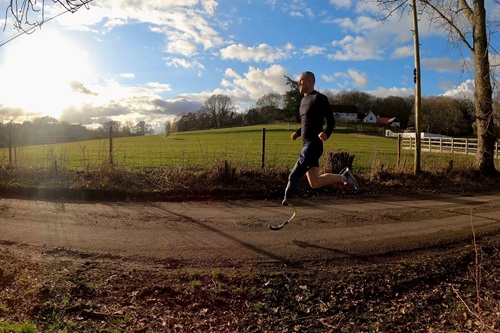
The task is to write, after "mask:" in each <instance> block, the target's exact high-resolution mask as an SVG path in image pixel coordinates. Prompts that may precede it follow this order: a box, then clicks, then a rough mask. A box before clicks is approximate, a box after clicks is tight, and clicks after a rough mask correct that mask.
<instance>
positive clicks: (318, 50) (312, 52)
mask: <svg viewBox="0 0 500 333" xmlns="http://www.w3.org/2000/svg"><path fill="white" fill-rule="evenodd" d="M302 52H303V53H304V54H305V55H306V56H309V57H312V56H316V55H320V54H325V53H326V47H323V46H315V45H311V46H309V47H307V48H305V49H303V50H302Z"/></svg>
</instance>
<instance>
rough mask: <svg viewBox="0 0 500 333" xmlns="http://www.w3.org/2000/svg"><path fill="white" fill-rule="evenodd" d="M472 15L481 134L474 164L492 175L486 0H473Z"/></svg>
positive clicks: (493, 170)
mask: <svg viewBox="0 0 500 333" xmlns="http://www.w3.org/2000/svg"><path fill="white" fill-rule="evenodd" d="M473 15H474V19H473V22H474V23H473V24H472V27H473V40H474V68H475V72H476V73H475V82H476V90H475V93H474V99H475V110H476V126H477V138H478V142H477V154H476V159H475V167H476V168H477V169H478V170H479V171H480V172H481V174H483V175H492V174H494V173H495V172H496V169H495V160H494V155H493V153H494V148H495V141H496V138H495V131H494V124H493V104H492V99H493V93H492V87H491V78H490V64H489V55H488V36H487V32H486V10H485V8H484V1H483V0H480V1H479V0H476V1H474V14H473Z"/></svg>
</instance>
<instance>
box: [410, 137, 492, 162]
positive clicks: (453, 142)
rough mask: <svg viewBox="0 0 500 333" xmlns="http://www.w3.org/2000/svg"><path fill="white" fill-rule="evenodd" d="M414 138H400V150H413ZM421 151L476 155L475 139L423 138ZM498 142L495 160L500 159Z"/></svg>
mask: <svg viewBox="0 0 500 333" xmlns="http://www.w3.org/2000/svg"><path fill="white" fill-rule="evenodd" d="M415 145H416V142H415V138H414V137H401V148H403V149H405V150H415ZM420 147H421V150H422V151H427V152H432V153H449V154H464V155H476V153H477V139H464V138H449V137H423V138H421V139H420ZM499 149H500V147H499V141H497V142H496V143H495V150H494V155H495V158H500V151H499Z"/></svg>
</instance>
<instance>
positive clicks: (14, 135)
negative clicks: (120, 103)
mask: <svg viewBox="0 0 500 333" xmlns="http://www.w3.org/2000/svg"><path fill="white" fill-rule="evenodd" d="M110 129H112V131H113V132H112V134H113V137H126V136H140V135H148V134H153V128H152V126H151V125H149V124H147V123H146V122H145V121H140V122H138V123H136V124H134V123H132V122H130V121H128V122H124V123H121V122H117V121H109V122H107V123H105V124H103V125H101V126H100V127H98V128H96V129H89V128H87V127H85V126H83V125H77V124H70V123H67V122H64V121H62V122H60V121H58V120H57V119H55V118H52V117H40V118H35V119H33V120H32V121H24V122H22V123H14V122H10V123H6V124H3V123H0V146H3V147H5V146H7V145H8V144H9V142H10V143H11V144H13V145H15V146H18V147H19V146H29V145H38V144H51V143H64V142H76V141H85V140H96V139H107V138H109V135H110V132H109V131H110Z"/></svg>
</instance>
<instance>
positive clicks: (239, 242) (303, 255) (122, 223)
mask: <svg viewBox="0 0 500 333" xmlns="http://www.w3.org/2000/svg"><path fill="white" fill-rule="evenodd" d="M296 206H297V211H298V214H297V216H296V218H295V219H294V220H293V221H292V222H291V223H289V224H288V225H287V226H285V228H283V229H282V230H280V231H271V230H269V228H268V225H269V224H276V223H280V222H282V221H284V220H286V219H288V218H289V217H290V216H291V213H292V211H291V210H290V208H287V207H282V206H281V205H279V203H278V202H269V201H226V202H186V203H170V202H148V203H144V202H108V203H102V202H101V203H88V202H86V203H83V202H63V201H37V200H20V199H0V244H3V245H4V246H9V247H10V248H13V247H17V248H26V249H34V250H40V251H41V252H45V253H52V254H55V253H58V252H61V253H63V252H67V253H72V254H78V255H80V256H93V257H103V258H116V259H121V258H123V259H133V260H149V261H154V262H161V263H164V264H165V265H168V266H172V267H176V266H185V265H186V266H187V265H189V266H191V267H196V266H199V267H203V266H204V267H206V266H208V265H219V266H225V265H231V266H245V265H253V264H263V263H264V264H265V263H285V264H286V263H293V262H315V261H318V260H320V261H324V260H327V261H330V260H338V259H347V260H348V259H363V260H369V258H370V257H372V256H377V255H381V254H390V253H399V252H405V251H412V250H417V249H425V248H430V247H433V246H436V245H440V246H442V245H446V244H451V243H454V242H457V241H464V240H467V241H471V240H472V227H471V223H472V225H473V226H474V229H475V232H476V233H477V234H478V235H488V234H498V233H499V231H500V193H489V194H481V195H454V196H452V195H446V196H443V195H436V196H432V197H426V198H420V199H411V198H402V197H399V198H381V199H374V198H371V199H366V198H363V199H356V198H347V199H346V198H335V197H330V198H315V199H301V200H298V201H297V202H296Z"/></svg>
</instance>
